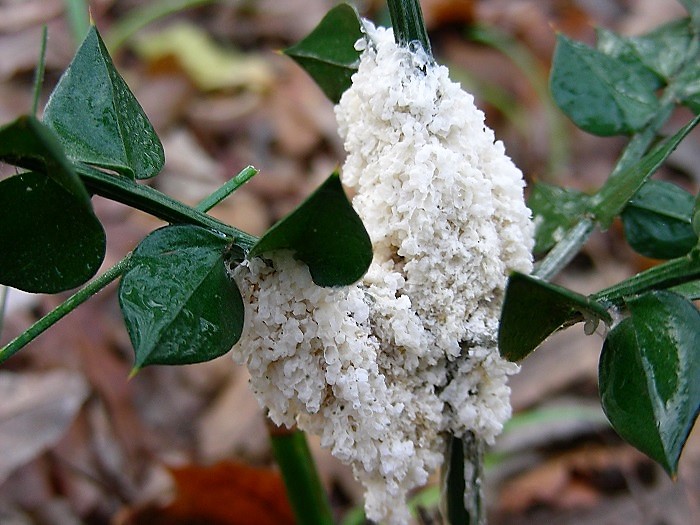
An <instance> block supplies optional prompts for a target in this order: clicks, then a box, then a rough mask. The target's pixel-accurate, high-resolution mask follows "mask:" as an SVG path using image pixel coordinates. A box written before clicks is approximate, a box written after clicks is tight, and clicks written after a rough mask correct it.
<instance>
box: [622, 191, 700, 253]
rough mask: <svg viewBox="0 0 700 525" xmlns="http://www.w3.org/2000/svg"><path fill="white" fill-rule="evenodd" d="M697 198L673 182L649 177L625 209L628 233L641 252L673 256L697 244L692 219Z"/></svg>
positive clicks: (623, 217)
mask: <svg viewBox="0 0 700 525" xmlns="http://www.w3.org/2000/svg"><path fill="white" fill-rule="evenodd" d="M694 204H695V198H694V197H693V196H692V195H691V194H690V193H688V192H687V191H685V190H684V189H682V188H680V187H679V186H676V185H675V184H671V183H670V182H664V181H657V180H648V181H647V182H646V183H645V184H644V186H642V187H641V188H640V189H639V191H638V192H637V194H636V195H635V196H634V197H633V198H632V199H631V200H630V201H629V203H628V204H627V206H626V207H625V209H624V210H622V214H621V217H622V222H623V225H624V228H625V236H626V237H627V242H629V244H630V246H632V248H634V249H635V251H637V252H638V253H641V254H642V255H644V256H646V257H652V258H654V259H672V258H674V257H681V256H683V255H685V254H686V253H688V252H689V251H690V250H691V249H692V248H693V247H694V246H695V245H696V244H697V243H698V238H697V236H696V235H695V232H694V231H693V226H692V224H691V219H692V217H693V206H694Z"/></svg>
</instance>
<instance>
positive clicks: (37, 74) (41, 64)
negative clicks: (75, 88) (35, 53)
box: [32, 25, 49, 116]
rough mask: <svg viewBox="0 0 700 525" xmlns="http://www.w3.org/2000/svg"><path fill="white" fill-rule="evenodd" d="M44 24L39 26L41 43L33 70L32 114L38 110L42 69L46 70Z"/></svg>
mask: <svg viewBox="0 0 700 525" xmlns="http://www.w3.org/2000/svg"><path fill="white" fill-rule="evenodd" d="M48 33H49V32H48V29H47V27H46V25H44V26H43V27H42V28H41V45H40V47H39V61H38V62H37V64H36V69H35V70H34V93H33V95H32V115H34V116H36V114H37V111H39V99H40V98H41V86H43V85H44V71H45V70H46V40H47V39H48Z"/></svg>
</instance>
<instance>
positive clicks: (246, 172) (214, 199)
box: [197, 166, 259, 211]
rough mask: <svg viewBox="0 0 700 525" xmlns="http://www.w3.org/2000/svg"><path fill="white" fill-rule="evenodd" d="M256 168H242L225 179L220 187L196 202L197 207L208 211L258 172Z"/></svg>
mask: <svg viewBox="0 0 700 525" xmlns="http://www.w3.org/2000/svg"><path fill="white" fill-rule="evenodd" d="M258 171H259V170H257V169H255V168H254V167H253V166H247V167H245V168H243V169H242V170H241V171H240V173H238V174H237V175H235V176H234V177H232V178H230V179H229V180H227V181H226V182H225V183H224V184H223V185H222V186H221V187H220V188H218V189H217V190H215V191H214V193H212V194H211V195H209V196H208V197H207V198H205V199H204V200H203V201H202V202H200V203H199V204H197V209H198V210H201V211H209V210H211V209H212V208H213V207H214V206H216V205H217V204H218V203H220V202H221V201H222V200H224V199H225V198H226V197H228V196H229V195H231V194H232V193H233V192H234V191H236V190H237V189H238V188H240V187H241V186H243V185H244V184H245V183H246V182H248V181H249V180H250V179H252V178H253V177H254V176H255V175H257V174H258Z"/></svg>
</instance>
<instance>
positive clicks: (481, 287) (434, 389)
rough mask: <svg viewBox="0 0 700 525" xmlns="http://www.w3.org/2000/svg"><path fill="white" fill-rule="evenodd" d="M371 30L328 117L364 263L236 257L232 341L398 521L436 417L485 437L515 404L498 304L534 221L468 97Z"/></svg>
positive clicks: (271, 398)
mask: <svg viewBox="0 0 700 525" xmlns="http://www.w3.org/2000/svg"><path fill="white" fill-rule="evenodd" d="M366 32H367V40H366V41H362V42H361V44H362V46H363V48H364V51H363V53H362V58H361V61H360V65H359V69H358V71H357V73H356V74H355V75H354V76H353V85H352V87H351V88H350V89H348V90H347V91H346V92H345V93H344V95H343V97H342V98H341V100H340V103H339V104H338V106H337V107H336V115H337V119H338V124H339V131H340V135H341V137H343V139H344V141H345V149H346V151H347V153H348V157H347V160H346V162H345V165H344V167H343V171H342V179H343V182H344V183H345V184H346V185H347V186H349V187H351V188H353V189H354V190H355V192H356V196H355V197H354V199H353V206H354V207H355V209H356V210H357V212H358V214H359V215H360V217H361V218H362V220H363V222H364V224H365V227H366V228H367V230H368V232H369V234H370V238H371V239H372V245H373V250H374V259H373V262H372V265H371V267H370V269H369V271H368V273H367V274H366V275H365V277H363V279H362V281H361V282H360V283H357V284H356V285H354V286H350V287H345V288H340V289H324V288H320V287H318V286H316V285H314V284H313V282H312V281H311V277H310V275H309V272H308V269H307V268H306V267H305V266H304V265H303V264H301V263H299V262H297V261H295V260H294V259H293V257H292V256H291V254H289V253H276V254H273V255H272V256H271V260H267V261H263V260H261V259H255V260H251V261H247V262H246V263H244V264H243V265H241V266H239V267H238V268H237V269H236V270H235V271H234V272H233V276H234V278H235V280H236V282H237V283H238V285H239V287H240V288H241V291H242V292H243V295H244V300H245V303H246V327H245V330H244V334H243V337H242V338H241V341H240V342H239V343H238V345H237V346H236V347H235V349H234V356H235V358H236V359H237V360H238V361H239V362H242V363H246V364H247V366H248V368H249V369H250V372H251V385H252V387H253V390H254V391H255V393H256V395H257V397H258V399H259V401H260V402H261V404H262V405H264V406H265V407H267V409H268V411H269V415H270V417H271V418H272V419H273V420H274V421H275V422H276V423H278V424H286V425H292V424H297V425H298V426H299V427H300V428H302V429H303V430H306V431H308V432H311V433H315V434H319V435H320V436H321V439H322V444H323V445H324V446H327V447H329V448H330V449H331V451H332V453H333V454H334V455H335V456H336V457H338V458H339V459H340V460H341V461H343V462H345V463H348V464H350V465H352V467H353V470H354V472H355V475H356V477H357V478H358V479H359V480H360V481H361V482H362V483H363V485H364V486H365V489H366V498H365V507H366V511H367V516H368V517H369V518H370V519H373V520H375V521H382V522H386V523H391V524H400V523H406V522H407V521H408V510H407V508H406V505H405V497H406V494H407V492H408V491H409V490H411V489H412V488H414V487H417V486H419V485H421V484H423V483H425V482H426V480H427V478H428V475H429V474H430V472H431V471H433V470H434V469H435V468H436V467H437V466H438V465H439V464H440V463H441V462H442V460H443V447H444V436H445V435H446V433H452V434H455V435H457V436H462V435H464V434H465V433H466V432H473V433H474V434H476V435H477V436H478V437H479V438H481V439H484V440H486V441H487V442H491V441H493V439H494V437H495V436H496V435H497V434H498V433H499V432H500V431H501V429H502V425H503V423H504V422H505V421H506V420H507V419H508V417H510V403H509V389H508V386H507V376H508V375H509V374H512V373H513V372H515V371H516V370H517V367H516V366H515V365H513V364H511V363H508V362H506V361H504V360H503V359H502V358H501V357H500V356H499V354H498V350H497V348H496V335H497V329H498V318H499V311H500V307H501V302H502V296H503V291H504V287H505V283H506V279H507V275H508V272H510V271H511V270H518V271H521V272H528V271H530V269H531V266H532V262H531V256H530V252H531V249H532V234H533V228H532V223H531V221H530V214H529V211H528V210H527V208H526V207H525V204H524V201H523V180H522V174H521V172H520V171H519V170H518V169H517V168H516V167H515V165H514V164H513V163H512V161H511V160H510V159H509V158H508V157H507V156H506V155H505V152H504V147H503V145H502V143H500V142H497V141H495V139H494V136H493V132H492V131H491V130H490V129H488V128H487V127H486V126H485V125H484V115H483V113H482V112H480V111H479V110H478V109H476V107H475V106H474V102H473V98H472V96H471V95H469V94H467V93H465V92H464V91H462V90H461V89H460V88H459V86H458V85H457V84H455V83H453V82H451V81H450V80H449V78H448V71H447V69H446V68H444V67H441V66H437V65H435V64H432V63H431V62H430V61H429V59H428V57H427V56H426V55H425V53H423V52H422V51H418V52H416V51H410V50H408V49H405V48H402V47H399V46H397V45H396V44H395V43H394V40H393V35H392V33H391V30H385V29H383V28H377V29H375V28H374V27H373V26H371V25H370V24H368V25H367V29H366Z"/></svg>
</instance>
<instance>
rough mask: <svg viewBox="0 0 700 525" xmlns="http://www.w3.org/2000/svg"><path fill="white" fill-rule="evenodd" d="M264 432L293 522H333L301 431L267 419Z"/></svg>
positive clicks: (302, 524)
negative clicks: (288, 503)
mask: <svg viewBox="0 0 700 525" xmlns="http://www.w3.org/2000/svg"><path fill="white" fill-rule="evenodd" d="M268 433H269V435H270V442H271V445H272V452H273V454H274V456H275V461H276V462H277V465H278V466H279V468H280V470H281V472H282V478H283V479H284V484H285V486H286V488H287V495H288V496H289V502H290V504H291V506H292V510H293V511H294V516H295V518H296V523H297V525H333V513H332V511H331V506H330V503H329V502H328V498H327V496H326V491H325V490H324V489H323V485H322V484H321V480H320V478H319V476H318V472H317V470H316V466H315V464H314V459H313V457H312V456H311V451H310V450H309V445H308V443H307V441H306V436H305V434H304V433H303V432H301V431H300V430H297V429H292V430H289V429H285V428H282V427H278V426H276V425H275V424H274V423H272V421H270V420H268Z"/></svg>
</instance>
